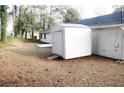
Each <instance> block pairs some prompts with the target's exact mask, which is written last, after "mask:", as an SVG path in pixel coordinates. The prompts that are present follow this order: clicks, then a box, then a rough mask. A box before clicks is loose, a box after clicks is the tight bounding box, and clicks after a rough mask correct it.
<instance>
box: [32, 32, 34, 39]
mask: <svg viewBox="0 0 124 93" xmlns="http://www.w3.org/2000/svg"><path fill="white" fill-rule="evenodd" d="M33 39H34V31H32V40H33Z"/></svg>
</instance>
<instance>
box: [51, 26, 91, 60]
mask: <svg viewBox="0 0 124 93" xmlns="http://www.w3.org/2000/svg"><path fill="white" fill-rule="evenodd" d="M52 52H53V54H56V55H59V56H61V57H62V58H64V59H72V58H78V57H84V56H89V55H91V29H90V28H89V27H87V26H85V25H79V24H59V25H56V26H54V28H53V29H52Z"/></svg>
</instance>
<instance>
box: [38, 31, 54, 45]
mask: <svg viewBox="0 0 124 93" xmlns="http://www.w3.org/2000/svg"><path fill="white" fill-rule="evenodd" d="M40 41H41V42H43V43H51V41H52V35H51V30H50V29H47V30H44V31H42V32H41V33H40Z"/></svg>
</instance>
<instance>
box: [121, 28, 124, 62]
mask: <svg viewBox="0 0 124 93" xmlns="http://www.w3.org/2000/svg"><path fill="white" fill-rule="evenodd" d="M121 30H122V52H121V54H122V58H121V60H123V59H124V27H121Z"/></svg>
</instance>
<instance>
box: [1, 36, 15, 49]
mask: <svg viewBox="0 0 124 93" xmlns="http://www.w3.org/2000/svg"><path fill="white" fill-rule="evenodd" d="M14 39H15V38H14V37H11V36H7V38H6V42H5V43H2V42H1V40H0V48H1V47H6V46H8V45H10V44H11V43H13V41H14Z"/></svg>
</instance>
